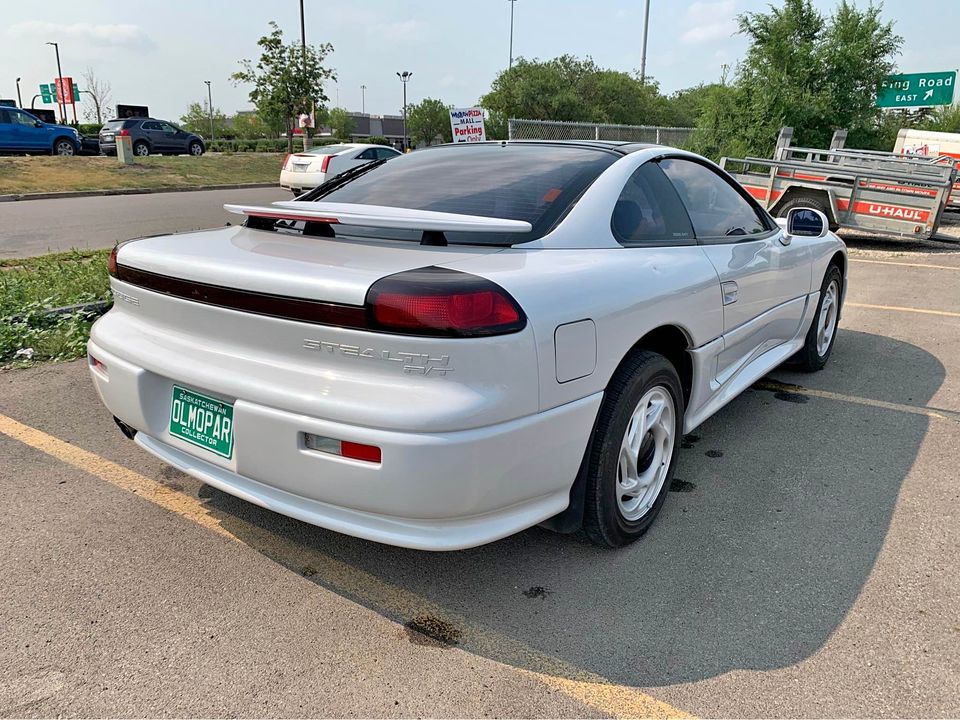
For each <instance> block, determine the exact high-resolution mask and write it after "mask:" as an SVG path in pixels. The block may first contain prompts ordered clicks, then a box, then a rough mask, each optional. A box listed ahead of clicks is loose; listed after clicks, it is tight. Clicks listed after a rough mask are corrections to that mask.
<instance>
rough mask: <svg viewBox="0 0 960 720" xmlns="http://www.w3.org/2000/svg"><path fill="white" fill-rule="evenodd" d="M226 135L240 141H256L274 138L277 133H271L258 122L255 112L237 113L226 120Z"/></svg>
mask: <svg viewBox="0 0 960 720" xmlns="http://www.w3.org/2000/svg"><path fill="white" fill-rule="evenodd" d="M226 133H227V134H228V135H232V136H233V137H235V138H238V139H240V140H256V139H257V138H263V137H267V136H276V134H277V133H274V132H271V129H270V128H269V127H267V126H266V125H265V124H264V123H262V122H260V118H259V117H257V114H256V113H255V112H238V113H237V114H236V115H234V116H233V117H231V118H228V120H227V130H226Z"/></svg>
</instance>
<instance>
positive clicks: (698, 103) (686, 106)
mask: <svg viewBox="0 0 960 720" xmlns="http://www.w3.org/2000/svg"><path fill="white" fill-rule="evenodd" d="M720 86H721V83H709V84H705V83H701V84H699V85H696V86H694V87H690V88H685V89H683V90H677V91H676V92H675V93H673V94H672V95H670V96H669V97H668V98H667V99H666V113H667V124H669V125H672V126H673V127H694V126H695V125H696V124H697V121H698V120H699V119H700V115H701V114H702V113H703V109H704V107H705V106H706V104H707V103H708V102H709V100H710V98H711V96H712V95H713V94H714V93H716V92H717V88H718V87H720Z"/></svg>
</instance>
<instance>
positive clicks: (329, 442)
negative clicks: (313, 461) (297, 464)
mask: <svg viewBox="0 0 960 720" xmlns="http://www.w3.org/2000/svg"><path fill="white" fill-rule="evenodd" d="M303 444H304V445H305V446H306V447H307V449H309V450H316V451H317V452H322V453H327V454H329V455H339V456H340V457H345V458H349V459H351V460H362V461H364V462H371V463H379V462H380V448H378V447H376V446H375V445H364V444H362V443H355V442H349V441H347V440H337V439H335V438H331V437H325V436H323V435H313V434H312V433H304V434H303Z"/></svg>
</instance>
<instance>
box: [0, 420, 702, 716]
mask: <svg viewBox="0 0 960 720" xmlns="http://www.w3.org/2000/svg"><path fill="white" fill-rule="evenodd" d="M0 434H3V435H6V436H8V437H10V438H13V439H14V440H18V441H20V442H22V443H24V444H25V445H28V446H30V447H32V448H34V449H36V450H39V451H41V452H43V453H46V454H47V455H49V456H51V457H53V458H56V459H57V460H60V461H62V462H64V463H66V464H68V465H71V466H73V467H75V468H77V469H78V470H81V471H83V472H85V473H88V474H90V475H93V476H95V477H97V478H99V479H101V480H105V481H106V482H108V483H110V484H112V485H114V486H116V487H118V488H120V489H122V490H126V491H128V492H131V493H134V494H136V495H138V496H139V497H142V498H144V499H146V500H149V501H150V502H152V503H154V504H155V505H158V506H159V507H161V508H164V509H165V510H169V511H171V512H174V513H176V514H177V515H179V516H181V517H183V518H186V519H188V520H190V521H192V522H195V523H197V524H198V525H201V526H203V527H204V528H206V529H208V530H211V531H213V532H215V533H216V534H217V535H220V536H222V537H225V538H228V539H230V540H233V541H235V542H238V543H241V544H243V545H247V546H249V547H251V548H253V549H255V550H256V551H257V552H261V553H263V554H264V555H266V556H267V557H270V558H271V559H272V560H274V561H275V562H278V563H280V564H282V565H284V566H286V567H288V568H291V569H294V570H296V571H298V572H303V571H304V569H305V568H309V575H310V579H311V580H315V581H317V582H318V583H320V584H321V585H322V586H326V587H328V588H331V589H333V590H334V591H336V592H337V593H338V594H339V593H346V594H348V595H352V596H354V597H355V598H357V599H359V600H360V601H361V602H363V603H364V604H366V605H368V606H372V607H373V608H375V609H376V610H377V611H378V612H380V613H381V614H384V615H387V616H391V617H393V618H394V619H397V620H400V621H401V622H403V621H405V620H412V619H414V618H416V617H418V616H421V615H424V614H426V615H430V616H435V617H440V618H442V619H443V620H445V621H446V622H449V623H451V624H453V625H454V626H455V627H457V629H458V630H460V632H461V633H462V636H461V639H460V641H459V644H460V646H461V647H463V648H464V650H466V651H468V652H473V653H475V654H477V655H480V656H482V657H486V658H488V659H491V660H493V661H495V662H499V663H501V664H503V665H505V666H506V667H511V668H513V669H514V670H516V671H519V672H520V673H521V674H523V675H524V676H527V677H530V678H534V679H536V680H538V681H539V682H541V683H543V684H544V685H546V686H547V687H549V688H551V689H553V690H555V691H557V692H560V693H563V694H564V695H566V696H568V697H570V698H572V699H574V700H576V701H578V702H581V703H584V704H585V705H589V706H591V707H593V708H596V709H597V710H599V711H600V712H602V713H604V714H606V715H609V716H611V717H617V718H633V717H650V718H689V717H692V716H691V715H689V714H687V713H684V712H683V711H681V710H678V709H677V708H675V707H673V706H671V705H668V704H667V703H665V702H662V701H660V700H657V699H656V698H655V697H652V696H651V695H647V694H646V693H644V692H642V691H641V690H639V689H637V688H633V687H630V686H626V685H618V684H616V683H614V682H612V681H610V680H608V679H607V678H604V677H603V676H601V675H598V674H596V673H593V672H589V671H587V670H583V669H582V668H578V667H576V666H575V665H572V664H570V663H567V662H566V661H564V660H561V659H559V658H555V657H552V656H550V655H547V654H546V653H543V652H540V651H539V650H536V649H534V648H532V647H530V646H528V645H525V644H524V643H522V642H520V641H519V640H516V639H514V638H510V637H507V636H505V635H501V634H500V633H497V632H495V631H491V630H488V629H486V628H483V627H480V626H478V625H475V624H473V623H471V622H470V621H469V620H467V619H465V618H462V617H459V616H457V615H456V614H453V613H450V612H448V611H446V610H444V609H443V608H442V607H440V606H439V605H437V604H435V603H433V602H431V601H429V600H427V599H426V598H423V597H420V596H419V595H417V594H416V593H413V592H410V591H409V590H406V589H405V588H402V587H399V586H397V585H392V584H390V583H388V582H385V581H384V580H382V579H380V578H378V577H376V576H375V575H372V574H370V573H367V572H364V571H363V570H360V569H358V568H356V567H354V566H353V565H350V564H349V563H345V562H341V561H340V560H337V559H335V558H333V557H331V556H329V555H326V554H324V553H321V552H320V551H318V550H315V549H313V548H309V547H305V546H302V545H298V544H296V543H294V542H292V541H290V540H288V539H286V538H284V537H282V536H278V535H276V534H274V533H271V532H270V531H268V530H266V529H264V528H262V527H259V526H257V525H254V524H252V523H248V522H246V521H244V520H242V519H240V518H238V517H235V516H230V524H231V526H232V527H236V528H237V530H238V532H239V535H240V536H242V537H239V536H238V534H237V533H234V532H231V531H230V530H228V529H226V528H225V527H224V526H223V525H222V524H221V523H220V521H219V520H218V519H217V518H216V517H215V516H214V515H213V514H211V512H210V511H209V510H208V509H207V507H206V506H205V504H204V503H203V502H201V501H200V500H199V499H197V498H194V497H192V496H190V495H185V494H183V493H181V492H178V491H175V490H172V489H170V488H168V487H166V486H164V485H162V484H161V483H159V482H157V481H155V480H152V479H150V478H148V477H146V476H145V475H141V474H140V473H137V472H134V471H133V470H130V469H128V468H126V467H124V466H122V465H118V464H117V463H115V462H112V461H110V460H107V459H106V458H103V457H100V456H99V455H97V454H95V453H92V452H89V451H87V450H84V449H82V448H79V447H77V446H75V445H71V444H70V443H67V442H64V441H63V440H59V439H58V438H55V437H53V436H52V435H48V434H47V433H45V432H42V431H41V430H37V429H36V428H33V427H30V426H29V425H24V424H23V423H21V422H18V421H17V420H14V419H13V418H10V417H7V416H5V415H2V414H0Z"/></svg>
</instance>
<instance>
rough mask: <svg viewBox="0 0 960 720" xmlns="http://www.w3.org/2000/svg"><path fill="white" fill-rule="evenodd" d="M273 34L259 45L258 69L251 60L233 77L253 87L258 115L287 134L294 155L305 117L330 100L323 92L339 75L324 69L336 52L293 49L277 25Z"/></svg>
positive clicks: (329, 48) (297, 45)
mask: <svg viewBox="0 0 960 720" xmlns="http://www.w3.org/2000/svg"><path fill="white" fill-rule="evenodd" d="M270 27H271V32H270V34H269V35H264V36H263V37H261V38H260V40H258V41H257V45H258V46H259V47H260V50H261V53H260V59H259V60H258V61H257V63H256V65H254V63H253V62H252V61H250V60H242V61H241V62H240V66H241V70H239V71H237V72H235V73H234V74H233V75H231V78H232V79H233V81H234V83H235V84H240V83H250V84H252V85H253V89H252V90H251V91H250V101H251V102H252V103H253V104H254V105H255V106H256V108H257V115H258V116H259V117H260V119H261V120H262V121H263V122H264V123H266V124H267V125H268V126H271V127H282V128H283V131H284V132H286V134H287V150H288V151H290V152H292V151H293V129H294V127H296V118H297V116H298V115H300V114H301V113H305V112H310V110H311V109H313V107H314V106H316V107H318V108H321V109H322V108H324V107H325V106H326V103H327V101H328V100H329V98H328V97H327V95H326V93H325V92H324V90H323V83H324V81H325V80H335V79H336V74H335V73H334V71H333V70H331V69H330V68H327V67H324V62H325V61H326V58H327V56H328V55H329V54H330V53H331V52H333V46H332V45H331V44H330V43H324V44H323V45H317V46H312V45H307V46H306V49H305V51H304V49H302V48H301V45H300V43H291V44H289V45H287V44H285V43H284V42H283V31H281V30H280V28H279V26H278V25H277V24H276V23H275V22H271V23H270Z"/></svg>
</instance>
